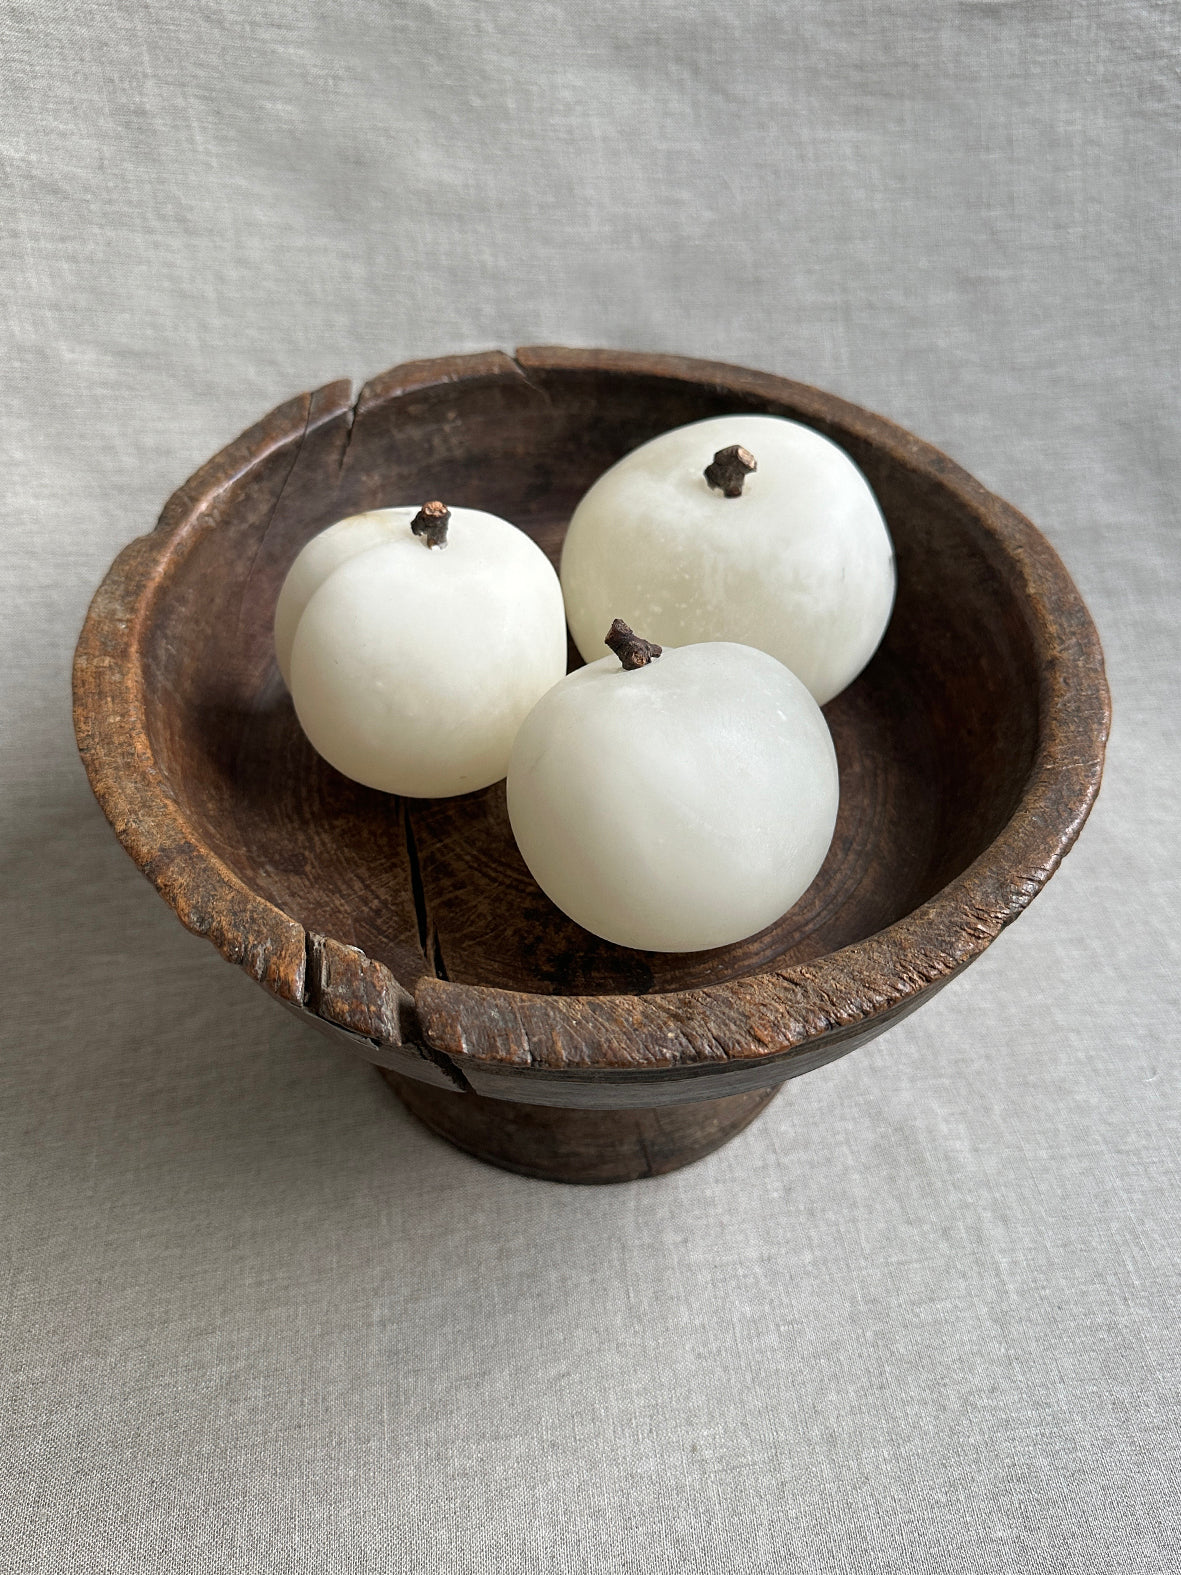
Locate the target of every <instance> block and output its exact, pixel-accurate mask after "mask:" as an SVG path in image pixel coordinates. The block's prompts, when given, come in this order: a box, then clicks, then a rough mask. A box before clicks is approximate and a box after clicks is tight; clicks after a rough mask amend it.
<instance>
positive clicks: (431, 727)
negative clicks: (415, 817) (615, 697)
mask: <svg viewBox="0 0 1181 1575" xmlns="http://www.w3.org/2000/svg"><path fill="white" fill-rule="evenodd" d="M275 649H276V654H277V656H278V660H279V666H280V670H281V671H282V673H283V676H284V678H285V679H286V680H287V683H288V686H289V688H290V690H291V698H292V700H293V702H294V705H295V710H296V714H297V716H298V717H299V722H300V725H301V727H302V728H303V730H304V732H305V733H306V734H307V736H308V738H309V740H310V741H311V743H312V745H313V747H314V748H315V749H316V750H317V751H318V752H319V753H320V754H321V755H322V756H323V757H324V759H325V760H327V761H328V762H329V763H330V764H331V765H333V766H335V767H336V769H337V770H338V771H341V772H343V774H344V775H345V776H347V777H352V778H353V779H354V780H355V781H357V782H362V783H364V784H365V785H366V786H367V787H372V788H379V789H381V790H382V791H384V792H386V793H401V794H405V795H407V796H409V797H413V798H446V797H450V796H452V795H454V794H457V793H467V792H471V791H473V790H474V789H476V788H482V787H487V786H488V785H489V783H492V782H496V781H499V780H500V778H502V777H503V776H504V774H505V772H506V770H507V769H508V759H509V752H510V750H511V748H512V742H513V738H514V736H515V735H516V732H517V729H518V727H519V726H520V724H521V722H522V721H523V720H524V718H525V717H526V715H527V714H528V712H529V710H530V708H531V707H532V706H533V705H534V704H535V702H536V701H537V700H538V699H539V698H540V696H541V695H543V694H544V693H545V691H546V690H547V689H548V688H549V687H550V686H551V685H552V684H554V683H556V682H557V680H558V679H559V678H561V676H562V674H563V673H564V672H565V669H566V626H565V619H564V615H563V609H562V593H561V589H560V587H559V585H558V580H557V576H556V575H555V573H554V571H553V568H552V567H551V566H550V563H549V561H548V559H547V558H546V557H545V555H544V553H543V552H542V551H541V549H540V548H539V547H538V546H537V545H536V544H535V543H534V542H532V541H531V540H530V539H529V537H528V536H526V535H525V534H524V532H522V531H520V530H518V529H517V528H516V527H515V526H514V525H510V524H509V523H508V521H507V520H503V519H499V518H498V517H497V516H496V515H494V514H485V513H482V512H481V511H480V510H478V509H460V508H457V509H450V510H449V509H447V508H445V507H444V506H443V505H442V504H441V503H428V504H426V505H424V507H423V508H422V509H414V508H391V509H378V510H375V511H373V512H372V513H368V514H359V515H355V516H353V517H352V518H350V519H346V520H341V521H340V522H339V523H338V524H336V525H333V526H332V527H331V528H330V529H328V530H326V531H323V532H322V533H321V534H320V535H318V536H316V537H314V538H313V539H312V540H311V541H310V542H309V543H308V544H307V546H306V547H304V549H303V551H302V552H301V553H300V554H299V556H298V558H297V559H296V560H295V563H294V564H293V565H292V568H291V570H290V572H289V574H288V576H287V579H286V582H285V583H284V586H283V590H282V593H281V594H280V597H279V601H278V604H277V607H276V612H275Z"/></svg>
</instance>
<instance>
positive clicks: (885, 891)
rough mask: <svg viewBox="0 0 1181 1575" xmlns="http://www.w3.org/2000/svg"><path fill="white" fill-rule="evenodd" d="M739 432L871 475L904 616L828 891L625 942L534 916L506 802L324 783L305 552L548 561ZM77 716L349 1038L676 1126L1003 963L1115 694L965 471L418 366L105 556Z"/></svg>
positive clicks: (857, 741) (685, 381) (301, 411)
mask: <svg viewBox="0 0 1181 1575" xmlns="http://www.w3.org/2000/svg"><path fill="white" fill-rule="evenodd" d="M746 411H757V412H768V413H771V414H778V415H785V416H788V417H791V418H793V419H796V420H800V421H804V422H806V423H807V424H809V425H811V426H813V427H815V428H816V429H817V430H819V431H821V432H823V433H825V435H826V436H828V437H830V438H832V439H833V440H834V441H836V442H837V443H839V444H841V446H842V447H844V448H845V449H846V450H847V451H848V453H849V454H850V455H851V456H852V457H853V459H854V460H855V461H856V462H857V463H858V464H859V465H860V466H861V468H862V469H863V470H864V472H865V473H866V475H867V477H868V479H869V481H870V483H871V485H872V486H873V488H874V490H875V492H876V494H877V496H878V499H879V501H880V502H881V504H882V507H883V510H884V512H885V514H886V518H887V520H888V521H889V524H890V529H891V532H892V534H893V537H894V541H895V545H896V548H897V553H898V568H899V591H898V600H897V605H896V607H895V610H894V616H893V618H892V620H891V624H890V628H889V630H888V631H887V635H886V638H885V640H884V642H883V644H882V647H881V649H880V650H879V652H878V654H877V655H876V657H875V658H874V660H873V661H872V662H871V663H870V665H869V667H868V668H867V669H866V671H865V672H864V673H863V674H862V675H861V677H860V678H859V679H858V680H857V682H856V683H855V684H853V685H852V686H851V687H850V688H849V689H848V690H846V691H845V693H844V694H842V695H840V696H839V697H838V698H837V699H836V700H835V701H833V702H832V704H831V705H830V706H829V707H828V708H827V710H826V714H827V716H828V720H829V724H830V726H831V728H832V732H833V737H834V740H835V743H836V749H837V756H838V760H839V763H840V770H841V807H840V814H839V817H838V822H837V830H836V836H835V838H834V841H833V845H832V849H831V851H830V853H829V856H828V859H827V860H826V862H825V865H824V868H823V869H822V870H821V872H820V875H819V876H818V878H817V880H816V882H815V883H814V885H813V886H812V888H811V889H810V890H809V891H808V892H807V893H806V895H805V896H804V897H803V899H802V900H801V901H800V902H799V903H797V905H796V906H795V908H793V909H792V910H791V912H790V913H787V914H785V915H783V917H782V918H781V919H779V920H778V921H777V922H776V923H775V924H773V925H771V926H770V927H769V928H768V929H767V930H765V931H764V932H763V933H762V934H760V935H757V936H754V937H752V938H750V939H749V940H747V941H743V942H741V943H740V944H738V945H736V946H731V947H725V948H721V949H719V950H717V951H711V952H704V953H699V954H690V955H683V954H681V955H670V956H664V955H660V954H654V953H641V952H633V951H629V950H627V949H625V948H621V947H617V946H613V945H611V944H610V943H609V942H606V941H601V940H598V939H596V938H595V937H593V936H590V935H588V934H587V933H586V932H585V931H583V930H581V929H580V928H579V927H578V926H577V925H574V924H572V923H571V922H570V921H569V920H568V919H566V918H565V917H564V916H563V915H562V914H561V913H559V912H558V911H557V909H555V908H554V907H553V905H552V904H551V903H549V901H548V900H547V899H546V898H545V896H544V895H543V894H542V893H541V892H540V890H539V889H538V888H537V886H536V885H535V884H534V882H533V881H532V879H531V878H530V876H529V874H528V871H527V870H526V868H525V866H524V864H523V862H522V860H521V858H520V856H519V854H518V853H517V850H516V847H515V844H514V842H513V839H512V835H511V832H510V830H509V827H508V820H507V814H506V811H505V800H504V789H503V785H498V786H496V787H492V788H488V789H486V790H484V791H483V792H481V793H475V794H471V795H468V796H466V797H463V798H459V799H447V800H438V801H423V800H399V799H395V798H390V797H388V796H386V795H383V794H380V793H375V792H372V791H370V790H369V789H366V788H362V787H360V786H358V785H357V784H355V783H352V782H348V781H346V780H345V779H344V778H343V777H341V776H339V775H338V774H337V773H336V772H335V771H333V770H332V769H331V768H330V767H329V766H327V765H326V764H325V763H324V762H323V761H322V760H320V759H319V758H318V757H317V756H316V755H315V754H314V752H313V751H312V750H311V748H310V746H309V745H308V744H307V742H306V740H305V739H304V738H303V735H302V733H301V732H300V729H299V727H298V725H297V723H296V721H295V716H294V713H293V711H292V708H291V704H290V701H289V699H288V697H287V695H286V693H285V691H284V689H283V685H282V682H281V680H280V679H279V676H278V673H277V670H276V666H275V660H274V654H273V649H272V637H271V620H272V615H273V611H274V604H275V599H276V597H277V595H278V591H279V588H280V586H281V584H282V582H283V579H284V576H285V575H286V573H287V570H288V568H289V567H290V564H291V562H292V560H293V559H294V557H295V555H296V553H297V552H298V551H299V549H300V548H301V547H302V546H303V544H304V543H305V542H306V541H307V540H308V539H309V538H310V537H311V536H312V535H313V534H314V533H315V532H317V531H319V530H321V529H322V528H323V527H324V526H326V525H328V524H330V523H332V522H333V521H334V520H336V519H339V518H341V517H343V516H344V515H346V514H350V513H354V512H356V511H357V510H360V509H366V508H374V507H379V506H382V505H394V504H402V505H413V506H415V507H418V506H419V505H420V504H421V501H422V499H423V498H436V497H443V498H445V499H446V500H447V502H448V504H449V505H450V506H452V507H454V506H457V505H458V506H471V507H478V508H482V509H488V510H491V511H492V512H494V513H499V514H503V515H505V516H506V517H507V518H509V519H512V520H514V521H516V522H517V523H518V524H519V525H520V526H521V528H522V529H524V530H526V531H527V532H528V533H529V534H530V535H531V536H533V538H534V539H535V540H536V541H537V542H538V543H539V544H540V545H541V546H542V547H543V549H544V550H545V551H546V552H547V553H549V555H550V556H551V558H552V559H553V561H554V562H555V563H556V562H557V558H558V554H559V552H560V548H561V542H562V537H563V533H564V531H565V527H566V522H567V520H568V518H569V515H570V512H571V510H572V508H573V506H574V504H575V503H576V502H577V500H578V498H579V497H580V496H581V494H582V493H583V492H584V491H585V490H586V488H587V487H588V486H589V485H590V484H591V482H592V481H594V480H595V478H596V477H597V476H598V475H600V474H601V473H602V472H603V471H604V470H605V469H606V468H607V467H608V466H609V465H611V464H613V463H614V462H615V461H616V460H617V459H619V458H620V457H621V456H622V455H623V454H625V453H627V452H628V451H629V450H630V449H632V448H634V447H636V446H637V445H638V444H640V443H642V442H645V441H646V440H647V439H648V438H651V437H654V436H655V435H656V434H657V433H659V432H662V431H666V430H668V429H669V428H671V427H675V426H679V425H681V424H683V423H685V422H689V421H695V420H700V419H702V418H704V417H707V416H716V415H723V414H727V413H735V412H746ZM572 660H573V661H577V656H576V655H572ZM75 719H76V728H77V734H78V742H79V747H80V749H81V752H82V756H83V759H84V761H85V763H86V767H87V770H88V772H89V775H90V780H91V782H92V784H93V786H94V790H95V793H96V795H97V796H98V799H99V801H100V803H101V804H102V806H103V808H104V810H105V811H106V813H107V815H108V817H109V819H110V820H111V823H112V824H113V826H114V827H115V830H116V832H117V833H118V835H119V837H120V839H121V840H122V842H123V843H124V846H125V847H126V848H127V850H128V852H129V853H130V854H131V855H132V857H133V858H134V859H135V861H136V863H137V864H138V865H139V866H140V868H141V869H142V870H143V871H144V873H145V874H146V875H147V876H148V878H149V879H151V880H152V881H153V883H154V884H155V885H156V886H157V888H158V889H159V890H160V891H161V893H162V894H163V895H164V896H165V897H166V899H167V900H168V901H169V902H170V903H171V904H172V906H173V907H174V908H175V910H176V912H177V913H178V915H179V916H180V918H181V919H182V921H183V922H184V923H185V924H186V925H187V926H188V927H189V928H190V929H192V930H194V931H195V932H197V933H198V934H203V935H207V936H208V937H209V938H210V939H211V940H212V941H213V942H214V944H215V945H216V946H217V947H218V948H219V950H220V951H221V952H222V953H223V955H224V956H226V957H227V958H229V959H230V960H231V961H233V962H235V963H237V964H238V965H239V966H241V967H243V968H245V969H246V970H247V971H248V972H249V973H250V974H251V975H252V976H253V977H254V978H256V979H257V980H258V981H259V982H260V983H261V984H262V985H263V986H264V987H265V988H266V989H267V990H269V991H270V992H271V993H272V994H274V995H275V996H277V997H278V998H279V999H280V1000H283V1001H284V1002H286V1003H287V1004H288V1005H290V1006H292V1007H293V1008H294V1009H296V1010H298V1011H300V1012H302V1013H304V1014H305V1016H308V1017H309V1018H310V1019H311V1020H313V1021H315V1022H316V1023H317V1024H319V1025H321V1026H323V1027H324V1028H325V1030H326V1031H327V1032H329V1033H331V1034H333V1035H334V1036H335V1037H336V1038H337V1040H338V1042H342V1043H347V1044H348V1045H350V1046H352V1047H353V1048H354V1049H355V1050H356V1052H357V1053H358V1054H360V1055H363V1056H366V1057H367V1058H369V1059H371V1060H373V1061H375V1062H377V1063H379V1064H382V1065H385V1066H387V1067H392V1068H394V1069H395V1070H397V1071H398V1072H399V1073H401V1074H403V1075H407V1076H410V1077H412V1078H414V1079H418V1080H419V1081H422V1082H424V1083H426V1084H430V1085H432V1086H434V1087H437V1088H440V1089H444V1090H448V1091H450V1090H451V1089H456V1090H464V1091H468V1093H469V1094H470V1093H471V1092H472V1091H474V1092H475V1093H476V1094H478V1095H480V1096H483V1097H487V1098H489V1099H492V1100H495V1101H501V1102H508V1103H513V1102H517V1103H523V1104H526V1105H537V1106H552V1107H569V1108H595V1107H601V1108H609V1109H622V1108H624V1107H642V1108H646V1109H651V1108H653V1107H660V1106H678V1105H683V1104H693V1103H704V1104H708V1103H709V1102H711V1101H715V1100H719V1099H724V1098H729V1097H731V1096H734V1095H737V1094H743V1093H750V1092H755V1091H759V1090H765V1089H768V1088H771V1087H773V1086H775V1085H777V1084H778V1083H781V1082H782V1081H783V1080H785V1079H786V1078H788V1077H793V1076H798V1075H799V1074H800V1073H802V1072H805V1071H808V1070H810V1069H811V1068H812V1067H814V1066H817V1065H821V1064H823V1063H824V1062H825V1061H828V1060H831V1059H833V1057H834V1056H837V1055H842V1054H845V1053H847V1051H849V1050H851V1049H853V1048H854V1047H855V1046H856V1045H857V1044H859V1043H862V1042H863V1041H864V1040H866V1039H868V1038H870V1037H872V1036H873V1035H874V1034H875V1033H878V1032H881V1030H882V1029H883V1028H884V1027H886V1026H888V1025H889V1024H890V1023H892V1022H895V1021H897V1020H898V1019H899V1018H900V1017H901V1016H903V1015H905V1014H906V1012H908V1011H910V1010H913V1009H914V1007H915V1006H917V1005H919V1004H921V1003H922V1001H924V1000H926V999H927V998H928V997H929V996H930V995H931V994H932V993H933V992H934V991H935V990H936V989H938V988H940V987H941V986H942V985H943V984H945V983H946V982H947V981H948V980H949V979H951V978H952V977H954V976H955V975H956V974H957V973H958V972H960V971H961V970H962V969H963V968H964V967H966V966H967V965H968V964H969V963H970V962H971V961H972V960H973V959H974V958H975V957H977V956H979V955H980V953H981V952H982V951H983V950H984V949H985V947H987V946H988V944H989V943H990V941H992V940H993V939H994V938H995V937H996V935H997V934H999V932H1000V931H1001V929H1003V928H1004V927H1005V926H1006V925H1007V924H1009V923H1011V922H1012V920H1013V919H1015V918H1016V917H1017V916H1018V915H1019V914H1020V913H1021V912H1022V910H1023V909H1024V908H1025V907H1026V906H1027V905H1028V904H1029V903H1030V902H1031V901H1032V900H1033V898H1034V897H1035V896H1036V895H1037V893H1038V891H1039V890H1040V889H1041V888H1042V886H1043V885H1044V884H1045V882H1046V881H1047V880H1048V879H1049V878H1050V876H1051V875H1052V874H1053V872H1054V870H1055V869H1056V868H1057V865H1058V863H1059V861H1060V860H1061V858H1062V857H1063V855H1064V854H1065V853H1066V851H1067V850H1068V849H1069V847H1070V846H1071V844H1072V842H1073V841H1074V838H1075V837H1076V835H1077V834H1078V831H1079V829H1080V827H1081V826H1082V824H1083V821H1084V820H1085V819H1086V816H1087V813H1088V811H1089V809H1090V806H1091V804H1092V802H1093V800H1094V797H1095V794H1096V793H1097V791H1098V788H1099V781H1100V774H1101V770H1102V762H1103V750H1104V743H1105V739H1106V734H1107V723H1108V698H1107V689H1106V684H1105V680H1104V675H1103V662H1102V654H1101V651H1100V647H1099V641H1098V638H1097V636H1096V633H1095V630H1094V627H1093V625H1092V623H1091V620H1090V618H1089V617H1088V615H1087V611H1086V609H1085V607H1084V606H1083V604H1082V602H1081V600H1080V598H1079V596H1078V593H1077V591H1076V590H1075V588H1074V586H1073V584H1072V583H1071V581H1070V578H1069V576H1068V575H1067V573H1066V571H1065V570H1064V568H1063V567H1062V564H1061V563H1060V561H1059V560H1058V558H1057V556H1056V555H1055V553H1054V552H1053V550H1052V549H1051V548H1050V546H1049V545H1048V544H1047V543H1046V542H1045V541H1044V539H1043V538H1042V537H1041V536H1040V535H1039V534H1038V532H1037V531H1036V530H1035V529H1034V527H1033V526H1032V525H1031V524H1030V523H1029V522H1028V521H1027V520H1025V519H1023V518H1022V516H1021V515H1019V514H1018V513H1017V512H1016V511H1015V510H1013V509H1012V508H1010V507H1009V506H1008V505H1007V504H1006V503H1004V502H1002V501H1001V500H1000V499H998V498H996V497H994V496H992V495H991V494H990V493H988V492H987V491H985V489H984V488H983V487H981V486H980V484H979V483H978V482H976V481H974V480H973V479H972V478H971V477H970V476H968V475H967V474H966V473H965V472H964V471H963V470H961V469H960V468H959V467H958V466H957V465H955V464H954V463H953V462H952V461H951V460H950V459H948V458H947V457H946V456H945V455H943V454H941V453H939V452H938V451H937V450H935V449H933V448H931V447H930V446H929V445H927V444H925V443H922V442H920V441H919V440H918V439H917V438H914V437H912V436H910V435H909V434H908V433H906V432H903V431H901V430H900V429H899V428H897V427H895V426H893V425H892V424H891V423H889V422H888V421H885V420H883V419H882V418H881V417H879V416H875V415H873V414H871V413H870V412H868V411H865V410H862V409H860V408H858V407H857V406H854V405H850V404H848V403H846V402H845V401H843V400H839V399H835V398H833V397H832V396H830V395H827V394H822V393H819V392H818V391H816V390H815V389H811V388H807V387H805V386H803V385H802V384H798V383H792V382H789V381H787V380H786V379H783V378H779V377H773V376H770V375H769V374H766V373H760V372H753V371H748V370H746V369H743V368H738V367H729V366H723V365H719V364H716V363H710V362H702V361H691V360H686V359H683V358H678V357H670V356H650V355H638V354H631V353H624V352H618V351H602V350H567V349H560V348H553V347H550V348H541V349H531V350H522V351H518V352H517V354H516V356H515V357H510V356H507V355H503V354H501V353H500V352H497V351H493V352H489V353H487V354H482V355H476V356H458V357H448V358H444V359H441V360H438V361H426V362H416V363H411V364H410V365H407V366H403V367H397V368H394V369H393V370H392V371H390V372H387V373H384V374H383V375H382V376H381V377H379V378H377V379H375V380H374V381H373V382H371V383H369V384H367V385H366V386H365V388H363V389H362V391H361V393H360V395H359V397H358V399H357V400H356V402H355V404H354V403H350V400H349V389H348V385H347V384H344V383H333V384H330V385H328V386H327V387H326V388H322V389H319V390H317V391H316V392H315V393H312V394H304V395H301V396H300V397H299V398H298V399H294V400H290V401H289V402H288V403H287V404H285V405H281V406H280V407H279V408H278V409H277V410H275V411H274V412H272V414H271V415H269V416H267V417H266V418H265V419H264V420H263V421H262V422H260V423H259V425H258V426H256V427H253V428H252V429H251V430H250V431H249V432H247V433H245V434H244V435H243V437H241V438H239V439H238V440H237V441H236V442H235V443H233V444H231V445H230V447H229V448H227V449H225V450H224V451H223V452H222V453H221V454H219V455H217V456H216V457H215V458H214V459H213V460H211V461H210V462H209V464H208V465H206V466H205V467H204V468H203V469H202V470H201V471H199V472H198V473H197V475H196V476H194V477H193V478H192V480H191V481H189V482H188V483H186V484H185V486H184V487H182V488H181V489H180V491H179V492H178V493H177V494H176V495H175V496H174V497H173V498H172V499H171V500H170V502H169V503H168V505H167V506H166V508H165V510H164V513H163V515H162V516H161V519H160V523H159V525H158V526H157V528H156V530H155V531H154V532H153V533H152V534H151V535H149V536H145V537H142V538H140V539H139V540H138V541H134V542H132V543H131V544H130V545H129V546H128V547H127V548H126V549H125V550H124V552H123V553H122V554H120V556H119V558H118V559H117V560H116V562H115V564H114V565H113V566H112V568H111V570H110V572H109V573H108V575H107V578H106V579H105V581H104V582H103V585H102V586H101V587H100V589H99V591H98V593H97V595H96V597H95V599H94V603H93V604H92V607H91V610H90V613H89V615H88V617H87V620H86V624H85V627H84V629H83V631H82V635H81V638H80V640H79V644H78V650H77V656H76V661H75Z"/></svg>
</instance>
